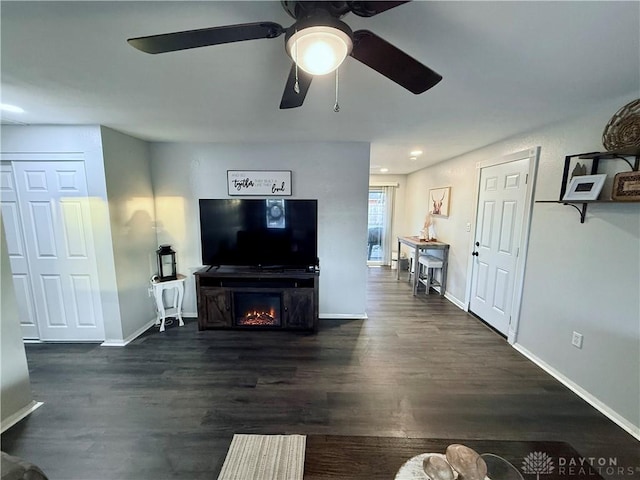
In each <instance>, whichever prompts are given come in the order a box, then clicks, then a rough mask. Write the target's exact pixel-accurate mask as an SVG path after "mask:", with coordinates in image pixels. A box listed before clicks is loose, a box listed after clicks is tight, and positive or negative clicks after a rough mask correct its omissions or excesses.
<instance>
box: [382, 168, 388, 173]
mask: <svg viewBox="0 0 640 480" xmlns="http://www.w3.org/2000/svg"><path fill="white" fill-rule="evenodd" d="M388 171H389V169H388V168H381V169H380V173H387V172H388Z"/></svg>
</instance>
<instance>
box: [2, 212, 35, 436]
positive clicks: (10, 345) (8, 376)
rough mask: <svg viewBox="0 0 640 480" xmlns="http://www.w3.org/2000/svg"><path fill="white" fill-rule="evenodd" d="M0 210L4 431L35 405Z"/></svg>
mask: <svg viewBox="0 0 640 480" xmlns="http://www.w3.org/2000/svg"><path fill="white" fill-rule="evenodd" d="M1 219H2V213H0V266H1V269H0V271H1V273H2V276H1V279H0V405H2V408H1V409H0V411H1V412H2V430H4V427H5V422H6V420H7V419H9V417H11V416H12V415H15V414H16V413H18V412H20V410H23V409H26V408H27V407H28V406H29V405H31V404H32V398H31V383H30V382H29V368H28V367H27V356H26V354H25V351H24V345H23V344H22V333H21V332H20V319H19V317H18V305H17V302H16V296H15V292H14V289H13V277H12V276H11V268H10V267H9V252H8V249H7V243H6V240H5V236H4V224H2V221H1Z"/></svg>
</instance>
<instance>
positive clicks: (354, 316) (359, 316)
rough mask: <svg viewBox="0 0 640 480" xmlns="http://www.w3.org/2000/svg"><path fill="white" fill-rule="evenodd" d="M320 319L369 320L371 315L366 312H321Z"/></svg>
mask: <svg viewBox="0 0 640 480" xmlns="http://www.w3.org/2000/svg"><path fill="white" fill-rule="evenodd" d="M318 318H319V319H320V320H367V319H368V318H369V317H368V315H367V313H366V312H364V313H321V314H320V315H318Z"/></svg>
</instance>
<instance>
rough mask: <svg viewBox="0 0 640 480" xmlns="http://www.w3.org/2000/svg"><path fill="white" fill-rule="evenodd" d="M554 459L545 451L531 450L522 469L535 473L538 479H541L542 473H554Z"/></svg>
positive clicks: (528, 472) (523, 462)
mask: <svg viewBox="0 0 640 480" xmlns="http://www.w3.org/2000/svg"><path fill="white" fill-rule="evenodd" d="M553 469H554V465H553V460H552V459H551V457H550V456H549V455H547V454H546V453H544V452H531V453H530V454H529V455H527V456H526V457H524V460H523V461H522V471H523V472H524V473H527V474H531V475H535V476H536V480H540V475H548V474H550V473H553Z"/></svg>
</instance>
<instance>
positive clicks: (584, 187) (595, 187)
mask: <svg viewBox="0 0 640 480" xmlns="http://www.w3.org/2000/svg"><path fill="white" fill-rule="evenodd" d="M606 178H607V175H606V174H604V173H601V174H598V175H579V176H577V177H573V178H572V179H571V182H570V183H569V187H568V188H567V191H566V192H565V194H564V197H562V200H565V201H576V200H597V199H598V195H600V191H601V190H602V186H603V185H604V181H605V179H606Z"/></svg>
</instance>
